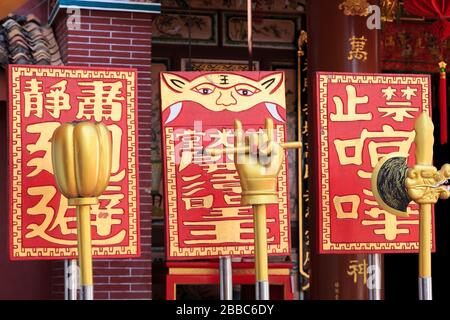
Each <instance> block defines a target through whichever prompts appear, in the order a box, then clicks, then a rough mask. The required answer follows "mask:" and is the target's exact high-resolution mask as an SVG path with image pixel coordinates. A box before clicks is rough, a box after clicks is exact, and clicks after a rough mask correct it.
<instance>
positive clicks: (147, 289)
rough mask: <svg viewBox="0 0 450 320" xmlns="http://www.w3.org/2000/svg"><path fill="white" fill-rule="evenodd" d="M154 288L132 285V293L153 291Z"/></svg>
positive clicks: (146, 285)
mask: <svg viewBox="0 0 450 320" xmlns="http://www.w3.org/2000/svg"><path fill="white" fill-rule="evenodd" d="M151 290H152V286H151V285H149V284H132V285H131V291H151Z"/></svg>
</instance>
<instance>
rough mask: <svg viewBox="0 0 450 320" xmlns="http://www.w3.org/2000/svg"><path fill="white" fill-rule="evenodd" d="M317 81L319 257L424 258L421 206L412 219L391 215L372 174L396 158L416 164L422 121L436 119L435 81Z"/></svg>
mask: <svg viewBox="0 0 450 320" xmlns="http://www.w3.org/2000/svg"><path fill="white" fill-rule="evenodd" d="M316 79H317V88H318V91H317V101H318V107H319V109H320V112H318V113H317V114H318V117H319V118H318V133H317V136H318V141H317V142H316V143H317V148H319V149H320V152H318V159H317V161H318V163H319V164H320V166H318V167H319V172H316V173H315V174H317V175H318V177H319V182H320V183H319V186H320V187H319V191H320V192H319V197H320V198H319V199H321V200H320V201H319V203H320V208H319V212H320V215H319V224H318V225H319V235H320V236H321V239H320V241H319V243H320V248H319V249H320V252H321V253H350V252H352V253H357V252H367V253H391V252H392V253H394V252H415V251H417V250H418V241H419V215H418V214H419V212H418V206H417V205H415V204H410V206H409V208H408V212H409V213H410V215H409V217H406V218H403V217H398V216H395V215H393V214H391V213H388V212H386V211H384V210H383V209H382V208H381V207H380V206H379V205H378V203H377V202H376V200H375V197H374V194H373V191H372V188H371V174H372V171H373V168H374V167H375V166H376V164H377V163H378V160H379V159H381V158H382V157H383V156H385V155H387V154H389V153H393V152H398V153H402V154H405V155H408V165H409V166H411V165H412V164H414V144H413V142H414V136H415V132H414V124H415V120H416V118H417V117H418V116H419V115H420V114H421V113H422V112H427V113H428V114H431V106H430V94H431V92H430V91H431V87H430V77H429V76H428V75H391V74H357V73H351V74H350V73H322V72H319V73H317V78H316ZM433 235H434V232H433ZM433 239H434V236H433Z"/></svg>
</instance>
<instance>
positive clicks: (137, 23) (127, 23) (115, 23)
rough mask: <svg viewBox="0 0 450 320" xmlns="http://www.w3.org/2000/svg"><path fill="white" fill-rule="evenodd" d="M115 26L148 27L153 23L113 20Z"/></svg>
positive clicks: (148, 21)
mask: <svg viewBox="0 0 450 320" xmlns="http://www.w3.org/2000/svg"><path fill="white" fill-rule="evenodd" d="M112 23H113V25H122V26H131V25H133V26H148V25H149V24H151V23H152V22H151V21H150V20H147V21H143V20H129V19H119V18H115V17H113V18H112Z"/></svg>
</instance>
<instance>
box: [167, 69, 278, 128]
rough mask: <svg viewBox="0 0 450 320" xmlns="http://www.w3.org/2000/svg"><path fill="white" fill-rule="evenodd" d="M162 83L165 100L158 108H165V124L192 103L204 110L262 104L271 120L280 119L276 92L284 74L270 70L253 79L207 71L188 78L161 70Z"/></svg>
mask: <svg viewBox="0 0 450 320" xmlns="http://www.w3.org/2000/svg"><path fill="white" fill-rule="evenodd" d="M161 80H162V81H163V82H164V84H165V86H162V88H161V95H162V96H164V97H165V98H166V99H165V102H164V104H163V106H162V111H163V112H164V111H165V110H166V109H169V115H168V116H167V118H166V119H165V124H168V123H170V122H172V121H173V120H175V119H176V118H177V117H178V116H179V114H180V112H181V110H182V109H183V106H184V103H185V102H188V101H191V102H196V103H198V104H200V105H202V106H203V107H205V108H206V109H208V110H211V111H215V112H219V111H231V112H242V111H245V110H248V109H251V108H253V107H255V106H257V105H260V104H262V105H263V106H264V107H265V109H266V110H267V111H268V112H269V114H270V115H271V116H272V117H273V118H274V120H277V121H280V122H284V119H283V118H282V117H281V115H280V112H279V111H278V107H281V108H284V109H285V105H284V104H282V105H280V104H279V103H280V94H281V95H284V87H283V86H282V84H283V81H284V75H283V73H282V72H274V73H271V74H269V75H265V76H263V77H261V79H259V80H254V79H252V78H250V77H246V76H244V75H240V74H235V73H207V74H202V75H199V76H198V77H196V78H193V79H191V80H189V79H188V78H185V77H183V76H182V75H178V74H175V73H167V72H165V73H162V74H161Z"/></svg>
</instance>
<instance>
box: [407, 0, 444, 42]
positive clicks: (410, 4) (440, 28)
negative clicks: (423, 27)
mask: <svg viewBox="0 0 450 320" xmlns="http://www.w3.org/2000/svg"><path fill="white" fill-rule="evenodd" d="M404 4H405V9H406V11H408V12H409V13H411V14H413V15H416V16H419V17H425V18H434V19H439V21H437V22H436V23H434V24H433V26H432V31H433V33H434V34H436V35H437V36H438V37H439V39H440V40H445V39H447V38H448V37H450V22H449V21H447V19H448V18H450V1H449V0H405V1H404Z"/></svg>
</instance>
